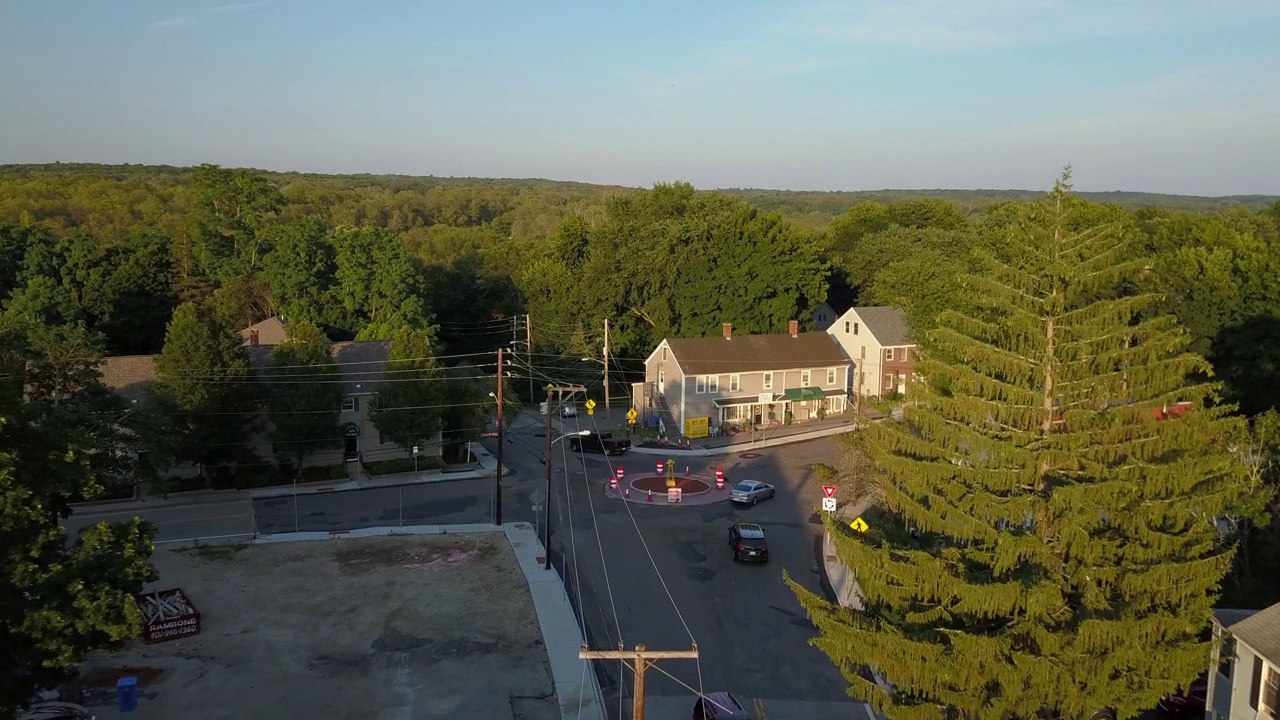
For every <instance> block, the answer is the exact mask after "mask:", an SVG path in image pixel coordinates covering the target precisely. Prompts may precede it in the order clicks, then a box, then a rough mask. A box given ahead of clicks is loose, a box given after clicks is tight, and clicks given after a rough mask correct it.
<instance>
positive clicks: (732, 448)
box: [539, 411, 878, 457]
mask: <svg viewBox="0 0 1280 720" xmlns="http://www.w3.org/2000/svg"><path fill="white" fill-rule="evenodd" d="M615 412H616V411H615ZM539 417H540V419H542V420H543V421H545V420H546V418H545V417H543V416H539ZM583 418H586V420H582V419H580V420H579V423H580V425H581V427H583V428H591V427H592V425H591V423H590V422H589V420H590V418H589V417H587V416H585V415H584V416H583ZM876 419H878V418H872V417H863V418H856V417H854V416H853V415H841V416H840V417H837V418H831V419H827V420H815V421H812V422H805V423H796V424H794V425H790V426H783V425H778V426H776V427H773V428H769V429H768V430H763V431H760V432H755V433H745V432H744V433H738V434H737V435H732V436H721V437H706V438H698V439H695V440H691V441H690V444H691V445H692V449H687V450H686V449H681V448H678V447H675V446H674V445H672V446H668V447H640V446H639V445H638V444H635V445H632V447H631V450H629V451H628V452H630V453H632V454H636V455H662V456H669V457H713V456H718V455H732V454H734V453H740V452H750V451H752V450H760V449H762V448H770V447H776V446H778V445H786V444H789V443H797V442H804V441H806V440H815V439H817V438H823V437H830V436H832V435H839V434H841V433H846V432H852V431H854V430H857V429H858V427H859V426H860V425H861V424H862V423H865V422H871V421H873V420H876ZM565 420H566V419H565V418H560V417H553V418H552V419H551V424H552V427H553V428H555V430H556V431H557V432H559V433H572V432H577V431H578V428H577V427H574V426H572V425H569V424H566V422H565ZM569 420H570V422H572V418H569ZM596 427H598V428H599V429H600V432H611V431H614V430H615V427H614V426H612V425H609V424H607V423H606V422H604V418H601V419H599V420H597V421H596ZM753 437H754V441H753Z"/></svg>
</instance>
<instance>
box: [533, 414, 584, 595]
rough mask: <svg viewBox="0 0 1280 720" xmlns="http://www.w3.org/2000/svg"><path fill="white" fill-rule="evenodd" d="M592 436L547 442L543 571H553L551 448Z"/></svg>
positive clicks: (577, 433)
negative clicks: (564, 442)
mask: <svg viewBox="0 0 1280 720" xmlns="http://www.w3.org/2000/svg"><path fill="white" fill-rule="evenodd" d="M550 411H551V409H550V408H548V409H547V412H548V413H550ZM590 434H591V431H590V430H579V431H578V432H571V433H565V434H564V435H561V436H560V437H558V438H556V439H555V440H549V441H548V442H547V501H546V502H547V508H546V515H547V517H546V522H544V523H542V552H543V555H544V556H545V560H544V562H543V565H542V569H543V570H550V569H551V460H552V454H551V446H552V445H555V444H556V443H558V442H560V441H561V440H563V439H565V438H570V437H580V436H585V435H590ZM548 437H550V436H548ZM569 521H570V522H573V518H569Z"/></svg>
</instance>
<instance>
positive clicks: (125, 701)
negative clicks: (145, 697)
mask: <svg viewBox="0 0 1280 720" xmlns="http://www.w3.org/2000/svg"><path fill="white" fill-rule="evenodd" d="M116 696H117V697H118V698H119V700H120V712H130V711H132V710H134V709H136V708H137V707H138V678H136V677H134V676H132V675H129V676H126V677H122V678H120V679H119V680H117V681H116Z"/></svg>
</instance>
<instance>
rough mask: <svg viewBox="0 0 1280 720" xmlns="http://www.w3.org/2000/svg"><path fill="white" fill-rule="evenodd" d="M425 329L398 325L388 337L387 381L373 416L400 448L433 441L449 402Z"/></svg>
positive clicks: (442, 377) (380, 429) (432, 343)
mask: <svg viewBox="0 0 1280 720" xmlns="http://www.w3.org/2000/svg"><path fill="white" fill-rule="evenodd" d="M434 345H435V337H434V335H433V334H432V333H431V332H430V331H428V330H414V329H412V328H400V329H398V330H396V331H395V333H394V335H393V336H392V339H391V351H390V355H389V359H388V362H387V369H388V374H387V379H388V382H384V383H382V385H381V387H379V389H378V400H377V404H376V406H375V407H374V409H373V413H372V417H373V422H374V424H375V425H376V426H377V427H378V432H379V433H381V434H382V436H383V437H385V438H387V439H388V440H390V441H391V442H393V443H395V444H397V445H399V446H400V447H402V448H412V447H413V446H414V445H421V444H423V443H426V442H428V441H434V440H435V437H436V433H438V432H440V429H441V427H442V423H443V417H444V410H445V406H446V405H447V404H448V403H449V391H448V387H447V381H446V380H444V378H445V373H444V370H443V369H441V368H440V366H439V365H438V364H437V363H436V360H435V357H434Z"/></svg>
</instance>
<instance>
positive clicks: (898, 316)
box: [853, 305, 913, 347]
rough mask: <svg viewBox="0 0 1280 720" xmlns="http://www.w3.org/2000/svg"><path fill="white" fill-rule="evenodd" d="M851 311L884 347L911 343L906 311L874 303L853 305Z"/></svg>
mask: <svg viewBox="0 0 1280 720" xmlns="http://www.w3.org/2000/svg"><path fill="white" fill-rule="evenodd" d="M853 311H854V312H856V313H857V314H858V317H859V318H861V319H862V324H863V326H864V327H866V328H867V329H868V330H870V331H871V334H872V335H874V336H875V338H876V342H878V343H880V344H881V345H882V346H884V347H893V346H898V345H912V344H913V343H912V341H911V328H910V327H909V326H908V325H907V316H906V313H904V312H902V311H901V310H899V309H898V308H896V307H889V306H887V305H876V306H873V307H855V308H853Z"/></svg>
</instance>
